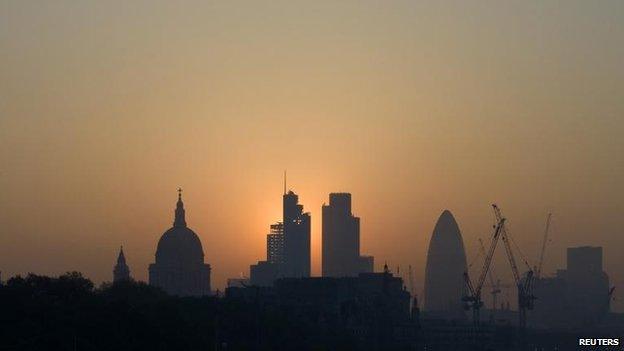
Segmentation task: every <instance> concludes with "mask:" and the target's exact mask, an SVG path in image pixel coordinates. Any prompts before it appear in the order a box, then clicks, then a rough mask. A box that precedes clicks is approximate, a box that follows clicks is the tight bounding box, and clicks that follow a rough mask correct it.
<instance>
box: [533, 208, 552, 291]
mask: <svg viewBox="0 0 624 351" xmlns="http://www.w3.org/2000/svg"><path fill="white" fill-rule="evenodd" d="M551 217H552V213H549V214H548V217H547V218H546V229H544V241H543V242H542V252H541V253H540V258H539V264H538V266H537V270H536V272H535V276H536V277H537V278H538V279H539V278H540V277H541V276H542V265H543V264H544V253H545V252H546V243H547V242H548V229H550V218H551Z"/></svg>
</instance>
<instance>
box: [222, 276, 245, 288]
mask: <svg viewBox="0 0 624 351" xmlns="http://www.w3.org/2000/svg"><path fill="white" fill-rule="evenodd" d="M249 284H250V282H249V278H230V279H228V280H227V287H228V288H244V287H247V286H249Z"/></svg>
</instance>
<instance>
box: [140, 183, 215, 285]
mask: <svg viewBox="0 0 624 351" xmlns="http://www.w3.org/2000/svg"><path fill="white" fill-rule="evenodd" d="M149 283H150V285H154V286H158V287H160V288H162V289H163V290H164V291H166V292H167V293H169V294H172V295H178V296H202V295H208V294H210V265H209V264H205V263H204V250H203V248H202V244H201V241H200V240H199V237H198V236H197V234H195V232H193V231H192V230H191V229H190V228H188V227H187V226H186V218H185V211H184V203H183V202H182V190H181V189H178V202H177V204H176V210H175V219H174V221H173V227H171V228H169V229H168V230H167V231H166V232H165V233H164V234H163V235H162V237H161V238H160V241H159V242H158V248H157V249H156V262H155V263H153V264H150V266H149Z"/></svg>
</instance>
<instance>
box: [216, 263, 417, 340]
mask: <svg viewBox="0 0 624 351" xmlns="http://www.w3.org/2000/svg"><path fill="white" fill-rule="evenodd" d="M225 298H226V299H227V300H230V301H232V302H236V303H244V304H247V305H248V306H250V309H252V308H256V310H252V311H254V312H251V313H262V311H277V313H273V314H271V318H270V319H262V320H263V322H262V323H263V324H262V326H261V327H260V328H259V330H272V329H271V326H270V324H268V325H267V324H264V323H267V322H264V321H265V320H266V321H268V322H271V321H275V320H278V318H283V319H284V320H285V321H287V322H288V323H289V326H288V327H287V329H278V330H276V331H275V332H276V336H273V337H269V336H267V337H264V338H263V340H264V341H265V342H266V340H272V339H273V338H276V337H278V338H281V337H282V336H283V335H284V334H288V335H292V337H291V340H292V341H291V342H290V343H291V345H293V346H290V347H291V349H293V350H295V349H297V350H298V349H332V350H341V349H345V350H346V349H349V350H350V349H362V350H409V349H413V348H410V345H414V341H415V338H416V335H417V333H418V322H417V319H416V318H413V316H414V315H413V314H412V311H411V309H410V294H409V293H408V292H407V291H406V290H405V289H404V286H403V281H402V279H401V278H399V277H395V276H393V275H392V274H391V273H390V272H389V271H388V270H387V269H386V270H385V271H384V272H383V273H363V274H360V275H358V276H356V277H342V278H328V277H308V278H280V279H277V280H276V281H275V283H274V284H273V286H271V287H247V288H229V289H227V290H226V294H225ZM253 306H262V307H261V308H257V307H253ZM299 330H304V331H305V332H304V334H303V335H305V339H302V338H301V337H299V336H298V335H302V334H299V333H298V331H299ZM234 337H237V336H234ZM352 343H354V344H352ZM294 345H299V346H298V347H295V346H294ZM321 345H333V347H326V346H321ZM354 345H356V346H357V347H354ZM280 346H281V347H282V348H283V347H284V345H280ZM278 348H279V347H278ZM286 348H287V349H288V347H286Z"/></svg>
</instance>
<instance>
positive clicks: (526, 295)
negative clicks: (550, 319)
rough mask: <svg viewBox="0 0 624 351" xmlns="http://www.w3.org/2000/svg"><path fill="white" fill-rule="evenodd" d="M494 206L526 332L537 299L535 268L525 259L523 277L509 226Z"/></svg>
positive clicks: (521, 320)
mask: <svg viewBox="0 0 624 351" xmlns="http://www.w3.org/2000/svg"><path fill="white" fill-rule="evenodd" d="M492 208H493V209H494V215H495V216H496V220H497V221H499V223H500V221H501V220H503V222H502V228H501V237H502V239H503V243H504V244H505V251H506V253H507V259H508V260H509V264H510V265H511V271H512V273H513V277H514V282H515V283H516V286H517V288H518V325H519V327H520V330H521V332H522V333H523V334H524V331H525V330H526V319H527V310H532V309H533V300H535V296H533V292H532V283H533V270H532V269H531V266H530V265H529V263H528V262H527V260H526V259H524V260H523V261H524V264H525V265H526V266H527V268H528V270H527V273H526V276H525V277H524V278H523V277H522V276H521V275H520V272H519V271H518V265H517V264H516V258H515V257H514V253H513V250H512V248H511V237H510V236H509V233H508V232H507V228H506V226H505V222H504V217H503V215H502V213H501V210H500V208H498V206H497V205H496V204H492Z"/></svg>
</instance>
